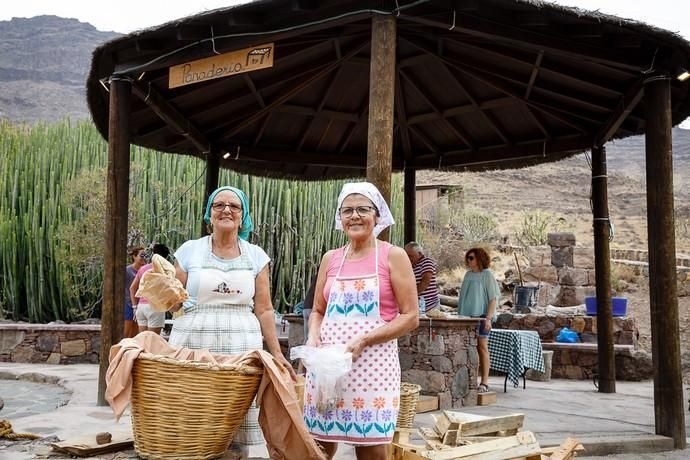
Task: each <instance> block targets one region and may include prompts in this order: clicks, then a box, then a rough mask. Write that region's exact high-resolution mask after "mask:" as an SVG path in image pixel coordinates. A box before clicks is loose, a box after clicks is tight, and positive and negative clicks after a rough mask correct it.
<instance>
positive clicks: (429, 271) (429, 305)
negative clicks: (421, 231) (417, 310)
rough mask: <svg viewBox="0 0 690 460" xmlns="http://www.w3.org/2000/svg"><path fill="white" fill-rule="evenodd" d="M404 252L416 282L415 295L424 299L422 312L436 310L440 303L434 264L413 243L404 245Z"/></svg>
mask: <svg viewBox="0 0 690 460" xmlns="http://www.w3.org/2000/svg"><path fill="white" fill-rule="evenodd" d="M405 252H406V253H407V257H408V258H409V259H410V262H411V263H412V271H413V272H414V278H415V281H416V282H417V295H418V296H419V297H421V298H423V299H424V310H425V311H429V310H432V309H434V308H438V307H439V306H440V305H441V302H440V300H439V297H438V283H437V282H436V262H434V261H433V260H432V259H431V258H430V257H427V256H425V255H424V252H423V249H422V246H421V245H420V244H419V243H417V242H415V241H410V242H409V243H407V244H406V245H405Z"/></svg>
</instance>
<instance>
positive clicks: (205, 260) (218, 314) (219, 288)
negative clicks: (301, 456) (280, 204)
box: [170, 186, 297, 458]
mask: <svg viewBox="0 0 690 460" xmlns="http://www.w3.org/2000/svg"><path fill="white" fill-rule="evenodd" d="M204 221H205V222H206V224H208V229H209V232H210V235H208V236H204V237H202V238H199V239H197V240H190V241H187V242H185V243H184V244H182V246H180V247H179V248H178V249H177V251H175V259H176V261H175V270H176V276H177V278H178V279H179V280H180V281H181V282H182V285H183V286H185V288H186V289H187V292H188V293H189V299H188V300H187V301H185V302H184V305H182V306H179V307H177V308H174V309H173V310H176V309H179V308H180V307H181V308H183V309H184V315H182V316H180V317H179V318H177V319H175V322H174V323H173V328H172V332H171V333H170V344H171V345H173V346H177V347H186V348H193V349H198V348H207V349H209V350H210V351H211V352H212V353H219V354H239V353H244V352H247V351H252V350H261V349H263V341H264V340H265V341H266V346H267V347H268V351H269V352H270V353H271V355H272V356H273V358H274V359H275V361H276V362H277V364H278V365H279V366H282V367H283V368H285V369H286V370H287V371H288V372H289V373H290V375H291V377H292V379H293V380H296V378H297V376H296V375H295V372H294V370H293V369H292V365H291V364H290V363H289V362H288V361H287V359H285V357H284V356H283V353H282V351H281V349H280V344H279V342H278V336H277V334H276V327H275V316H274V312H273V303H272V301H271V285H270V279H269V273H270V265H269V263H270V259H269V257H268V255H267V254H266V252H264V250H263V249H261V248H260V247H259V246H257V245H254V244H251V243H250V242H249V241H248V240H249V236H250V235H251V232H252V229H253V228H254V226H253V223H252V218H251V215H250V208H249V201H248V199H247V197H246V195H245V194H244V192H243V191H242V190H240V189H238V188H235V187H229V186H225V187H220V188H218V189H217V190H215V191H214V192H213V193H211V195H210V196H209V198H208V202H207V203H206V212H205V214H204ZM171 378H174V376H171ZM263 443H264V437H263V434H262V432H261V427H260V426H259V409H258V408H257V406H256V402H253V403H252V405H251V407H250V408H249V410H248V412H247V415H246V416H245V418H244V421H243V422H242V424H241V425H240V427H239V429H238V431H237V433H236V434H235V436H234V438H233V441H232V445H231V450H232V451H235V452H238V451H239V453H240V454H241V455H242V457H243V458H246V457H248V453H249V446H250V445H258V444H263Z"/></svg>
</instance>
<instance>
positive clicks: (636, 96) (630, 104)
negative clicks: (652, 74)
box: [594, 79, 644, 145]
mask: <svg viewBox="0 0 690 460" xmlns="http://www.w3.org/2000/svg"><path fill="white" fill-rule="evenodd" d="M643 95H644V83H643V81H642V79H639V80H637V81H635V83H633V84H632V86H631V87H630V88H629V89H628V91H626V93H625V95H624V96H623V97H622V98H621V101H620V103H619V104H618V107H617V108H616V110H615V111H614V112H613V114H611V117H610V118H609V120H608V121H607V122H606V124H605V125H604V126H603V127H602V128H601V130H599V133H598V134H597V136H596V138H595V139H594V145H604V144H605V143H606V142H608V140H609V139H611V137H613V135H614V134H616V131H618V128H620V126H621V125H622V124H623V122H624V121H625V119H626V118H628V116H630V113H631V112H632V111H633V110H635V107H637V104H638V103H639V102H640V100H642V96H643Z"/></svg>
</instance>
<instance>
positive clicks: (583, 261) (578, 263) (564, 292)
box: [507, 233, 690, 307]
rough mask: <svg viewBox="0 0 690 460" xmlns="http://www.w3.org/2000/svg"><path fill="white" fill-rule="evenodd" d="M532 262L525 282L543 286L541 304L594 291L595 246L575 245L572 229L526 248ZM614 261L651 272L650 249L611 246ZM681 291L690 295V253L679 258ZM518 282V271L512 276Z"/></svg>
mask: <svg viewBox="0 0 690 460" xmlns="http://www.w3.org/2000/svg"><path fill="white" fill-rule="evenodd" d="M525 252H526V255H527V259H528V263H529V266H528V267H526V268H524V269H523V271H522V278H523V281H524V284H525V285H526V286H537V285H539V286H540V289H539V299H538V305H542V306H544V305H554V306H558V307H567V306H573V305H581V304H583V303H584V301H585V297H587V296H592V295H595V290H596V276H595V272H594V249H593V248H585V247H576V246H575V235H574V234H572V233H549V235H548V245H547V246H533V247H528V248H525ZM610 254H611V263H612V267H613V266H614V265H620V266H625V267H627V268H630V269H631V270H632V271H633V273H635V274H636V275H639V276H644V277H648V276H649V264H648V253H647V251H639V250H630V249H611V251H610ZM676 266H677V282H678V295H679V296H690V257H684V256H681V257H678V258H677V259H676ZM507 281H512V282H516V281H517V274H513V276H512V277H511V279H510V280H507Z"/></svg>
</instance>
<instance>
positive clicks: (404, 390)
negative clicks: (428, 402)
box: [396, 382, 422, 428]
mask: <svg viewBox="0 0 690 460" xmlns="http://www.w3.org/2000/svg"><path fill="white" fill-rule="evenodd" d="M421 389H422V387H420V386H419V385H416V384H414V383H407V382H402V383H401V384H400V411H399V412H398V422H397V423H396V426H397V427H398V428H412V424H413V423H414V416H415V414H416V413H417V402H418V401H419V392H420V391H421Z"/></svg>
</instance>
